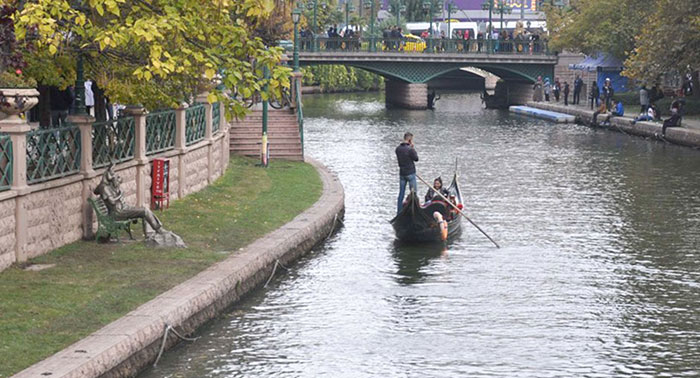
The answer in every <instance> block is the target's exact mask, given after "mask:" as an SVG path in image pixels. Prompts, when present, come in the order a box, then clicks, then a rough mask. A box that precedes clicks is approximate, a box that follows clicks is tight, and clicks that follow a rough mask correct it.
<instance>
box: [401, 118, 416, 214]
mask: <svg viewBox="0 0 700 378" xmlns="http://www.w3.org/2000/svg"><path fill="white" fill-rule="evenodd" d="M396 159H397V160H398V162H399V197H398V198H397V201H396V202H397V205H396V214H398V213H400V212H401V208H402V207H403V200H404V198H405V195H406V184H408V186H409V188H410V190H411V191H413V192H415V191H416V189H417V184H416V164H415V162H416V161H418V153H417V152H416V149H415V146H414V145H413V134H411V133H409V132H406V133H405V134H404V135H403V142H401V144H400V145H399V146H398V147H396Z"/></svg>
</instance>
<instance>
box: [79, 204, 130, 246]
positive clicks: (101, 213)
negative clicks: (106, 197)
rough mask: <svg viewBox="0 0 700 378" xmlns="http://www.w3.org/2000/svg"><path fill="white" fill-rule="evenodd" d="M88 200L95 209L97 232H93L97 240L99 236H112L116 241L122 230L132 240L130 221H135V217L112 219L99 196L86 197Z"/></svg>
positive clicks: (109, 237)
mask: <svg viewBox="0 0 700 378" xmlns="http://www.w3.org/2000/svg"><path fill="white" fill-rule="evenodd" d="M88 202H90V205H91V206H92V208H93V209H94V210H95V214H97V233H96V234H95V238H96V239H97V240H100V237H106V238H108V239H111V238H112V236H114V237H115V238H116V239H117V241H118V240H119V232H120V231H122V230H123V231H126V232H127V233H128V234H129V238H130V239H131V240H134V236H133V235H132V234H131V223H136V222H137V220H136V219H133V220H131V219H130V220H116V219H114V218H113V217H112V216H110V215H109V211H108V210H107V205H105V203H104V201H103V200H102V199H101V198H88Z"/></svg>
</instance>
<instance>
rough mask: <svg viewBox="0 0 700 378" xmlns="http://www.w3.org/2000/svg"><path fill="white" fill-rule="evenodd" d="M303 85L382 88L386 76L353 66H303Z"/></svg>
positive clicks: (338, 88)
mask: <svg viewBox="0 0 700 378" xmlns="http://www.w3.org/2000/svg"><path fill="white" fill-rule="evenodd" d="M302 72H303V74H304V78H303V79H302V83H303V85H318V86H320V87H321V89H322V90H323V91H329V92H345V91H367V90H377V89H381V87H382V85H383V83H384V78H383V77H381V76H379V75H377V74H374V73H371V72H368V71H365V70H362V69H357V68H353V67H346V66H338V65H321V66H311V67H304V68H302Z"/></svg>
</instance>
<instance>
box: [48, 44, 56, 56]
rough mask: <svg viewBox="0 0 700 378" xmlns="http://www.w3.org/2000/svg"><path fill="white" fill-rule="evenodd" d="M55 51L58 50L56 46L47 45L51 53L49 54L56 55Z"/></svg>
mask: <svg viewBox="0 0 700 378" xmlns="http://www.w3.org/2000/svg"><path fill="white" fill-rule="evenodd" d="M57 52H58V49H57V48H56V46H54V45H49V53H51V55H56V53H57Z"/></svg>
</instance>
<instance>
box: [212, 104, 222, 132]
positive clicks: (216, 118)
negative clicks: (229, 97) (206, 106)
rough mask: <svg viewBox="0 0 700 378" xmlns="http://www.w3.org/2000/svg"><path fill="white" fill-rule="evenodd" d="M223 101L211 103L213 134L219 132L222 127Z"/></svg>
mask: <svg viewBox="0 0 700 378" xmlns="http://www.w3.org/2000/svg"><path fill="white" fill-rule="evenodd" d="M220 125H221V103H220V102H215V103H213V104H211V133H212V135H214V134H216V133H218V132H219V129H220V128H221V126H220Z"/></svg>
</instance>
